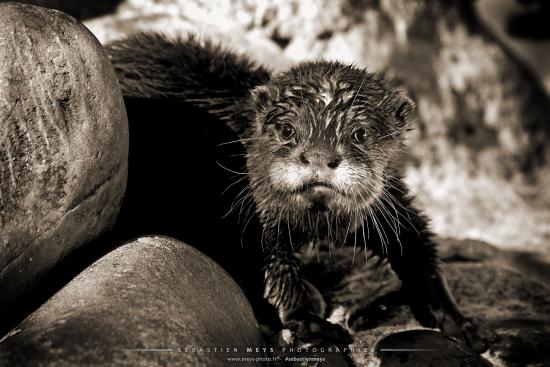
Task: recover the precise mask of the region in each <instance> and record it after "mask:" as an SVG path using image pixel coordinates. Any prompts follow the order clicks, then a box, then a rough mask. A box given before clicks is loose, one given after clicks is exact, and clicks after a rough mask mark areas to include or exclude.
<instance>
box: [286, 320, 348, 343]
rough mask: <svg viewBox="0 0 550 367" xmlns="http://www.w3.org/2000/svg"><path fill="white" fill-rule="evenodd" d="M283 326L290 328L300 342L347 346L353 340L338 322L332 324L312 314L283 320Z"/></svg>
mask: <svg viewBox="0 0 550 367" xmlns="http://www.w3.org/2000/svg"><path fill="white" fill-rule="evenodd" d="M284 327H285V328H286V329H290V330H291V331H292V332H293V333H294V334H295V336H296V338H298V339H299V341H300V342H301V343H304V344H306V343H311V344H315V345H319V344H322V343H326V342H330V343H334V344H336V345H340V346H347V345H349V344H350V343H351V342H352V341H353V340H352V338H351V336H350V334H349V332H348V331H347V330H346V329H344V328H343V327H342V326H340V325H338V324H333V323H331V322H329V321H327V320H325V319H322V318H320V317H319V316H317V315H314V314H306V315H301V317H299V318H293V319H290V320H288V321H287V322H285V324H284Z"/></svg>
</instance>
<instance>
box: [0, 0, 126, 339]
mask: <svg viewBox="0 0 550 367" xmlns="http://www.w3.org/2000/svg"><path fill="white" fill-rule="evenodd" d="M0 116H1V120H0V294H1V296H0V314H1V315H2V318H1V321H0V329H1V328H2V326H3V325H4V323H9V322H10V318H11V316H12V311H13V309H14V308H16V307H20V305H21V302H23V301H24V299H25V297H26V296H27V295H28V294H30V293H31V292H32V291H33V290H35V289H34V288H35V285H36V283H37V281H38V280H40V279H41V278H43V277H44V276H45V274H47V272H48V270H49V269H50V268H51V267H52V266H53V265H55V264H56V263H58V262H59V261H60V260H61V259H62V258H64V257H65V256H66V255H67V254H69V253H71V252H72V251H74V250H75V249H77V248H79V247H81V246H83V245H84V244H86V243H88V242H89V241H91V240H92V239H94V238H96V237H97V236H98V235H99V234H101V233H102V232H104V231H106V230H107V229H108V228H109V227H110V226H111V225H112V224H113V223H114V220H115V219H116V216H117V213H118V211H119V208H120V204H121V201H122V198H123V195H124V190H125V187H126V177H127V158H128V157H127V154H128V126H127V125H128V123H127V118H126V111H125V109H124V104H123V100H122V95H121V92H120V89H119V87H118V84H117V80H116V77H115V75H114V72H113V69H112V66H111V65H110V63H109V61H108V59H107V57H106V56H105V54H104V52H103V49H102V47H101V45H100V44H99V42H98V41H97V40H96V39H95V37H94V36H93V35H92V34H91V33H90V32H89V31H88V30H87V29H86V28H85V27H84V26H83V25H82V24H80V23H79V22H78V21H76V20H75V19H74V18H72V17H70V16H68V15H66V14H63V13H61V12H59V11H55V10H49V9H44V8H40V7H34V6H29V5H22V4H17V3H1V4H0Z"/></svg>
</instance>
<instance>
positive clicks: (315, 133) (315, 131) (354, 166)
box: [248, 63, 412, 214]
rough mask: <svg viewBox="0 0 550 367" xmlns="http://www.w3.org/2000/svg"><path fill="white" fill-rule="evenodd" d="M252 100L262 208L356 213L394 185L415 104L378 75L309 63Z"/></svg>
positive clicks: (252, 162) (254, 163)
mask: <svg viewBox="0 0 550 367" xmlns="http://www.w3.org/2000/svg"><path fill="white" fill-rule="evenodd" d="M252 98H253V103H254V105H255V108H254V110H255V111H257V112H256V115H255V127H254V129H255V131H254V133H253V134H251V138H250V140H249V142H248V170H249V173H250V174H251V183H252V185H253V187H254V191H255V192H256V200H257V201H258V200H259V201H264V202H263V203H262V202H260V203H258V205H259V207H260V209H267V210H273V209H282V210H288V209H289V208H290V210H291V211H292V212H295V211H302V212H303V211H308V210H313V211H335V212H338V213H343V214H345V213H347V214H353V213H354V212H358V211H363V210H365V209H367V208H368V206H369V205H371V203H372V202H373V201H374V200H376V198H377V197H379V196H380V194H381V193H382V191H383V190H384V187H385V186H387V185H388V183H386V180H388V179H389V176H388V170H389V169H390V163H391V160H392V158H394V155H395V152H396V151H397V150H398V149H399V147H400V144H401V141H402V137H401V134H402V131H403V130H404V126H405V118H406V117H407V115H408V113H409V112H410V111H411V108H412V106H411V104H410V102H408V101H407V100H405V99H403V98H402V97H401V96H400V95H399V94H398V93H397V92H394V91H392V90H390V89H388V88H387V87H386V86H385V84H384V83H383V82H381V81H380V80H378V79H375V77H374V76H373V75H372V74H368V73H366V72H365V71H363V70H359V69H354V68H351V67H347V66H343V65H340V64H335V63H308V64H303V65H300V66H298V67H296V68H294V69H291V70H290V71H289V72H287V73H285V74H283V75H282V76H280V77H278V78H277V79H275V80H273V81H272V83H271V84H268V85H265V86H261V87H258V88H256V89H255V90H254V91H253V93H252Z"/></svg>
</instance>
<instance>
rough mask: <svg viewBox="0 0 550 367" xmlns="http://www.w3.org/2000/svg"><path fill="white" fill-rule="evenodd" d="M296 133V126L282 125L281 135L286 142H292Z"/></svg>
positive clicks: (280, 128)
mask: <svg viewBox="0 0 550 367" xmlns="http://www.w3.org/2000/svg"><path fill="white" fill-rule="evenodd" d="M295 133H296V130H295V129H294V126H292V125H291V124H289V123H285V124H282V125H281V126H279V135H280V136H281V138H283V139H284V140H290V138H292V137H293V136H294V134H295Z"/></svg>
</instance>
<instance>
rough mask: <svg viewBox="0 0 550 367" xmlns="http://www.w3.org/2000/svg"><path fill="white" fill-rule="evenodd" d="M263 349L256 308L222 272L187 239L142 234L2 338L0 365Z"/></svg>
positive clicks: (210, 361) (207, 360)
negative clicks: (186, 240) (186, 242)
mask: <svg viewBox="0 0 550 367" xmlns="http://www.w3.org/2000/svg"><path fill="white" fill-rule="evenodd" d="M261 345H262V340H261V333H260V331H259V329H258V325H257V323H256V320H255V318H254V315H253V313H252V309H251V307H250V305H249V304H248V301H247V300H246V298H245V296H244V294H243V293H242V291H241V290H240V289H239V287H238V286H237V284H236V283H235V282H234V281H233V280H232V279H231V278H230V277H229V276H228V275H227V273H226V272H225V271H223V270H222V269H221V268H220V267H219V266H218V265H217V264H216V263H214V262H213V261H212V260H210V259H209V258H208V257H206V256H204V255H203V254H202V253H200V252H198V251H197V250H195V249H194V248H192V247H190V246H188V245H186V244H184V243H182V242H179V241H176V240H174V239H170V238H166V237H141V238H138V239H136V240H134V241H131V242H129V243H127V244H125V245H123V246H121V247H119V248H118V249H117V250H115V251H113V252H111V253H109V254H108V255H106V256H104V257H103V258H101V259H100V260H99V261H97V262H96V263H94V264H93V265H92V266H90V267H89V268H88V269H86V270H85V271H84V272H82V273H81V274H80V275H78V276H77V277H76V278H75V279H74V280H72V281H71V282H70V283H69V284H68V285H67V286H65V287H64V288H63V289H62V290H61V291H59V292H58V293H57V294H55V296H54V297H52V298H51V299H50V300H49V301H48V302H46V303H45V304H44V305H43V306H42V307H40V308H39V309H38V310H37V311H36V312H34V313H33V314H32V315H30V316H29V317H28V318H27V319H25V320H24V321H23V323H21V324H20V325H19V326H17V327H16V328H15V329H14V330H13V331H12V332H11V333H9V334H8V335H7V336H6V337H4V338H3V339H2V340H1V341H0V365H2V366H37V365H40V366H52V367H53V366H56V367H57V366H114V365H116V366H225V365H227V363H228V362H227V359H226V357H228V356H235V355H238V353H233V348H238V350H240V352H241V353H242V351H243V349H244V348H245V347H256V346H258V347H261ZM201 347H204V348H206V347H210V348H211V350H210V351H206V350H202V351H199V348H201ZM214 347H218V348H219V347H231V352H230V353H225V352H220V351H219V350H218V351H214V350H213V348H214ZM185 348H189V349H188V350H187V351H186V350H185ZM191 348H196V351H195V352H193V351H192V349H191ZM148 349H149V350H148ZM244 355H245V356H247V357H255V356H258V355H261V354H255V353H244Z"/></svg>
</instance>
